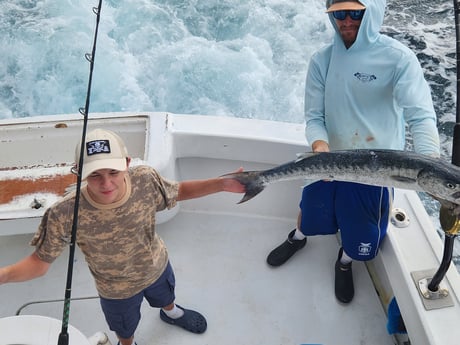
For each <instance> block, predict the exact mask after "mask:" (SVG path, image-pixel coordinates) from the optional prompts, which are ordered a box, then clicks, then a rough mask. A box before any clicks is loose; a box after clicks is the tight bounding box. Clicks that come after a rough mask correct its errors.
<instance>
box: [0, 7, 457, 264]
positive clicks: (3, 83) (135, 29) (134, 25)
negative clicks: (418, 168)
mask: <svg viewBox="0 0 460 345" xmlns="http://www.w3.org/2000/svg"><path fill="white" fill-rule="evenodd" d="M324 3H325V1H322V0H291V1H284V0H232V1H230V0H206V1H198V0H189V1H184V0H158V1H152V0H123V1H122V0H105V1H103V5H102V12H101V21H100V27H99V35H98V41H97V52H96V59H95V67H94V77H93V86H92V94H91V105H90V113H91V112H104V111H169V112H173V113H183V114H204V115H206V114H213V115H220V116H233V117H247V118H258V119H270V120H277V121H286V122H295V123H302V122H303V121H304V118H303V96H304V82H305V74H306V70H307V66H308V61H309V58H310V56H311V55H312V53H313V52H314V51H315V50H317V49H318V48H320V47H321V46H323V45H324V44H326V43H327V42H329V41H330V39H331V37H332V35H333V31H332V28H331V25H330V23H329V20H328V18H327V15H326V14H325V13H324V10H325V7H324V6H325V5H324ZM97 4H98V1H97V0H60V1H55V0H2V1H1V2H0V46H1V52H0V57H1V63H0V118H3V119H4V118H15V117H31V116H36V115H49V114H63V113H77V112H78V109H79V108H80V107H82V106H83V105H84V104H85V97H86V88H87V83H88V72H89V64H88V62H87V61H86V60H85V58H84V54H85V53H87V52H90V51H91V48H92V42H93V32H94V27H95V19H96V17H95V15H94V14H93V12H92V8H93V7H94V6H97ZM454 24H455V23H454V12H453V3H452V1H451V0H398V1H396V0H390V1H388V8H387V12H386V17H385V22H384V26H383V28H382V31H383V32H384V33H386V34H388V35H390V36H392V37H394V38H396V39H398V40H400V41H402V42H403V43H405V44H406V45H408V46H409V47H410V48H412V49H413V50H414V51H415V52H416V54H417V56H418V58H419V60H420V62H421V64H422V67H423V69H424V71H425V75H426V78H427V80H428V82H429V84H430V86H431V89H432V95H433V100H434V104H435V108H436V112H437V114H438V127H439V131H440V133H441V141H442V154H443V156H444V157H445V159H447V160H450V155H451V141H452V130H453V125H454V123H455V113H456V110H455V109H456V67H455V25H454ZM409 145H410V143H409ZM422 199H423V201H424V203H425V205H426V208H427V210H428V211H429V213H430V215H431V216H432V219H433V221H434V222H435V223H437V222H438V219H437V203H436V202H434V201H432V200H431V199H430V198H429V197H426V196H424V195H422ZM438 227H439V226H438ZM438 232H439V234H440V236H442V235H443V233H442V231H441V230H438ZM457 247H458V246H457V245H456V248H457ZM458 253H459V250H457V249H456V250H455V257H454V261H455V262H456V263H457V267H459V266H460V260H459V254H458Z"/></svg>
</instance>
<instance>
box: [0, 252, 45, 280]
mask: <svg viewBox="0 0 460 345" xmlns="http://www.w3.org/2000/svg"><path fill="white" fill-rule="evenodd" d="M50 265H51V264H50V263H48V262H45V261H43V260H41V259H40V258H39V257H38V256H37V254H35V253H32V254H30V255H29V256H27V257H25V258H24V259H22V260H20V261H18V262H16V263H15V264H12V265H9V266H5V267H1V268H0V284H4V283H13V282H23V281H26V280H31V279H34V278H38V277H41V276H42V275H44V274H45V273H46V272H47V271H48V268H49V267H50Z"/></svg>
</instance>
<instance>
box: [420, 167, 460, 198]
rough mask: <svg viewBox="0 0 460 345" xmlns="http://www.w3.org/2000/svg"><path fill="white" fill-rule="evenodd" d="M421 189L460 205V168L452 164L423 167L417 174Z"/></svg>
mask: <svg viewBox="0 0 460 345" xmlns="http://www.w3.org/2000/svg"><path fill="white" fill-rule="evenodd" d="M417 183H418V185H419V186H420V187H421V189H422V190H423V191H424V192H426V193H428V194H430V195H432V196H433V197H435V198H436V199H438V200H445V201H448V202H451V203H453V204H456V205H460V168H459V167H457V166H455V165H453V164H450V165H446V166H445V167H442V168H440V167H432V168H427V169H423V170H421V171H420V172H419V174H418V176H417Z"/></svg>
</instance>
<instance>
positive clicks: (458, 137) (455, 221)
mask: <svg viewBox="0 0 460 345" xmlns="http://www.w3.org/2000/svg"><path fill="white" fill-rule="evenodd" d="M459 7H460V6H459V0H454V17H455V37H456V46H455V47H456V66H457V107H456V108H457V109H456V116H455V126H454V134H453V139H452V164H454V165H457V166H460V94H459V91H460V23H459V22H460V20H459V17H460V8H459ZM439 220H440V222H441V227H442V229H443V231H444V233H445V236H444V253H443V257H442V261H441V265H440V266H439V269H438V271H437V272H436V273H435V275H434V276H433V278H432V279H431V281H430V283H429V284H428V290H430V291H432V292H436V291H438V289H439V284H440V283H441V280H442V279H443V278H444V276H445V275H446V273H447V270H448V269H449V266H450V263H451V261H452V253H453V251H454V243H455V239H456V237H457V235H458V233H459V232H460V219H459V216H456V215H454V214H452V212H451V211H450V210H448V209H447V208H446V207H443V206H442V205H441V209H440V211H439Z"/></svg>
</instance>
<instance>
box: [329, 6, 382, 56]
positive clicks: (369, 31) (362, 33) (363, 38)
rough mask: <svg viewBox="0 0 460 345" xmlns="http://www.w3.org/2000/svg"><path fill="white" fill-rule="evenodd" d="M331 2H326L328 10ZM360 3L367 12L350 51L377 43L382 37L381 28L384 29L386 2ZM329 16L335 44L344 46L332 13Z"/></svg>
mask: <svg viewBox="0 0 460 345" xmlns="http://www.w3.org/2000/svg"><path fill="white" fill-rule="evenodd" d="M330 2H331V0H326V8H327V7H328V5H329V3H330ZM359 2H360V3H362V4H363V5H364V6H366V12H365V13H364V17H363V19H362V21H361V26H360V27H359V32H358V37H357V38H356V41H355V43H354V44H353V46H351V47H350V49H360V48H363V47H366V46H367V45H369V44H371V43H373V42H375V41H376V40H377V38H378V37H379V35H380V28H381V27H382V24H383V18H384V15H385V7H386V0H359ZM328 15H329V20H330V21H331V23H332V26H333V27H334V30H335V33H336V34H335V38H334V40H335V42H336V43H338V42H340V43H342V44H343V41H342V37H341V36H340V33H339V31H338V29H337V25H336V24H335V19H334V17H333V16H332V13H329V14H328Z"/></svg>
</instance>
